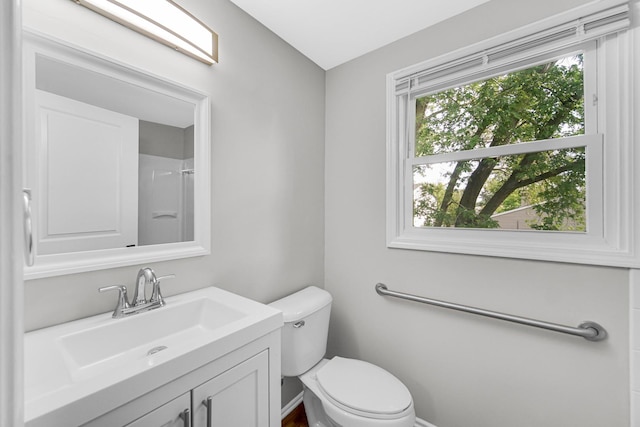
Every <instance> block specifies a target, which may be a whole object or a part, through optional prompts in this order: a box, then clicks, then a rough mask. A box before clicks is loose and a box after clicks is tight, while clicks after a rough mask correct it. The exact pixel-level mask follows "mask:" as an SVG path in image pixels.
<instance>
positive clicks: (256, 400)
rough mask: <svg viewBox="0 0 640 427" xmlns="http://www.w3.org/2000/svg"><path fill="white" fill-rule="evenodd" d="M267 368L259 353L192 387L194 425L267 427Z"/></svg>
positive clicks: (266, 363) (267, 358)
mask: <svg viewBox="0 0 640 427" xmlns="http://www.w3.org/2000/svg"><path fill="white" fill-rule="evenodd" d="M268 367H269V355H268V353H267V352H262V353H260V354H257V355H255V356H254V357H252V358H251V359H249V360H247V361H245V362H243V363H241V364H240V365H238V366H235V367H233V368H232V369H230V370H228V371H226V372H224V373H222V374H220V375H218V376H217V377H215V378H213V379H212V380H210V381H207V382H206V383H204V384H202V385H201V386H199V387H198V388H196V389H194V390H192V391H191V408H192V410H193V427H210V426H225V427H269V393H268V389H269V387H268V382H269V368H268Z"/></svg>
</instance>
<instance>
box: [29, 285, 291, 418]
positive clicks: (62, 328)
mask: <svg viewBox="0 0 640 427" xmlns="http://www.w3.org/2000/svg"><path fill="white" fill-rule="evenodd" d="M96 297H99V296H98V295H96ZM166 302H167V304H166V306H164V307H161V308H158V309H155V310H152V311H148V312H145V313H140V314H135V315H132V316H129V317H125V318H121V319H113V318H112V317H111V313H104V314H101V315H98V316H94V317H89V318H86V319H81V320H77V321H73V322H69V323H66V324H62V325H58V326H54V327H51V328H46V329H41V330H38V331H34V332H30V333H27V334H25V421H26V423H27V425H30V421H34V422H33V425H37V422H36V421H37V419H38V418H39V417H42V416H43V415H45V414H50V413H52V412H54V411H62V410H69V411H70V410H77V408H76V409H74V407H75V406H78V407H81V405H82V404H83V403H82V401H83V399H84V398H86V397H87V396H95V395H96V393H98V392H100V391H101V390H105V389H108V388H109V387H111V386H113V385H115V384H120V386H121V385H122V383H123V382H126V381H134V382H132V385H135V387H130V388H131V389H132V390H133V389H136V391H135V392H136V393H138V394H139V393H140V392H141V388H140V384H139V382H140V381H143V382H144V386H145V387H148V388H149V390H151V389H153V387H156V386H157V385H158V384H161V383H162V381H166V380H167V379H168V378H173V377H176V378H177V377H178V376H180V375H184V374H185V373H187V372H189V371H191V370H193V369H195V368H197V367H199V366H202V365H204V364H206V363H208V362H210V361H211V360H214V359H215V358H216V357H220V356H221V355H223V354H225V353H227V352H229V351H232V350H234V349H236V348H239V347H241V346H242V345H244V344H246V343H248V342H251V341H253V340H254V339H256V338H258V337H260V336H262V335H264V334H266V333H269V332H271V331H273V330H275V329H278V328H279V327H281V326H282V315H281V314H280V312H279V311H277V310H275V309H273V308H271V307H269V306H267V305H264V304H260V303H257V302H255V301H251V300H249V299H246V298H243V297H240V296H238V295H235V294H232V293H229V292H226V291H223V290H221V289H218V288H214V287H211V288H206V289H201V290H198V291H194V292H188V293H185V294H181V295H176V296H173V297H169V298H166ZM156 382H157V384H156ZM122 389H123V387H120V388H119V390H122ZM124 389H126V390H128V389H129V387H125V388H124ZM132 393H133V391H132ZM119 394H123V393H119ZM125 394H126V393H125ZM134 397H136V396H134V395H130V396H127V395H119V396H118V398H117V399H116V400H118V402H114V405H116V404H119V402H120V401H121V402H122V403H126V402H127V401H129V400H131V399H132V398H134Z"/></svg>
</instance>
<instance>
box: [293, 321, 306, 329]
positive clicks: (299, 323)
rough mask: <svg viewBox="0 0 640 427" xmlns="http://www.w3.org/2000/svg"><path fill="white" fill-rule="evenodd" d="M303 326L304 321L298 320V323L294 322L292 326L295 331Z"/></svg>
mask: <svg viewBox="0 0 640 427" xmlns="http://www.w3.org/2000/svg"><path fill="white" fill-rule="evenodd" d="M303 326H304V320H300V321H299V322H296V323H294V324H293V327H294V328H296V329H299V328H302V327H303Z"/></svg>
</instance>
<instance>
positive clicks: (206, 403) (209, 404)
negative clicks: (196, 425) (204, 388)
mask: <svg viewBox="0 0 640 427" xmlns="http://www.w3.org/2000/svg"><path fill="white" fill-rule="evenodd" d="M212 403H213V397H211V396H209V397H207V398H206V399H205V400H203V401H202V404H203V405H204V406H206V407H207V427H211V408H212V407H213V404H212Z"/></svg>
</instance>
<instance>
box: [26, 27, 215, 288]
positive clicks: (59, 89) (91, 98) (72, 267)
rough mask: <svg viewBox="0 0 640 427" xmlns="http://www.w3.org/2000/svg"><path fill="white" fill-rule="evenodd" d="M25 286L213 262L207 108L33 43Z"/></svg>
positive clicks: (197, 99)
mask: <svg viewBox="0 0 640 427" xmlns="http://www.w3.org/2000/svg"><path fill="white" fill-rule="evenodd" d="M23 57H24V66H23V70H24V81H23V84H24V91H23V93H24V96H25V99H24V107H25V111H24V119H25V124H26V127H25V137H26V142H25V155H24V158H25V164H24V170H25V176H24V181H25V187H27V188H29V189H30V190H31V195H32V215H33V219H32V223H33V238H34V247H35V263H34V265H33V266H31V267H26V268H25V279H31V278H37V277H47V276H54V275H61V274H70V273H77V272H82V271H90V270H96V269H103V268H111V267H117V266H124V265H133V264H139V263H146V262H153V261H163V260H168V259H176V258H184V257H189V256H198V255H205V254H208V253H209V252H210V237H209V236H210V233H209V231H210V170H209V167H210V165H209V99H208V97H207V96H206V95H204V94H202V93H199V92H197V91H195V90H193V89H190V88H187V87H184V86H182V85H179V84H177V83H173V82H170V81H168V80H166V79H163V78H160V77H158V76H154V75H150V74H149V73H146V72H142V71H140V70H136V69H132V68H131V67H128V66H126V65H124V64H121V63H118V62H116V61H113V60H110V59H106V58H103V57H101V56H99V55H97V54H95V53H92V52H87V51H85V50H82V49H78V48H75V47H72V46H70V45H68V44H65V43H61V42H58V41H55V40H51V39H48V38H46V37H42V36H40V35H37V34H34V33H30V32H26V33H25V36H24V55H23Z"/></svg>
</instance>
